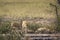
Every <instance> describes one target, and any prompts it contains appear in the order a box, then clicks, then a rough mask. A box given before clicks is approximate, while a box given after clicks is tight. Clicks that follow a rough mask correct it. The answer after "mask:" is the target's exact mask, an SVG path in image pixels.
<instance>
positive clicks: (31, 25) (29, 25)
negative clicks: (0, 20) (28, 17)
mask: <svg viewBox="0 0 60 40" xmlns="http://www.w3.org/2000/svg"><path fill="white" fill-rule="evenodd" d="M27 28H28V29H29V30H32V31H33V32H34V33H35V31H36V30H37V29H38V28H40V25H39V24H37V23H28V24H27Z"/></svg>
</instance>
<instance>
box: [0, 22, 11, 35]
mask: <svg viewBox="0 0 60 40" xmlns="http://www.w3.org/2000/svg"><path fill="white" fill-rule="evenodd" d="M9 31H10V22H3V23H2V24H1V25H0V33H1V34H5V33H8V32H9Z"/></svg>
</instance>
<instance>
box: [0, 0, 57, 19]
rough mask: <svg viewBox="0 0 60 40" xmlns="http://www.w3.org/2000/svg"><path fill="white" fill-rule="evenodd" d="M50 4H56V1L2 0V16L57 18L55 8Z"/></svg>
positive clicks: (0, 6)
mask: <svg viewBox="0 0 60 40" xmlns="http://www.w3.org/2000/svg"><path fill="white" fill-rule="evenodd" d="M2 2H3V3H2ZM49 3H52V4H56V0H6V1H4V0H0V15H7V16H8V17H14V18H17V17H43V18H55V10H54V9H55V8H54V7H51V6H50V5H49Z"/></svg>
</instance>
